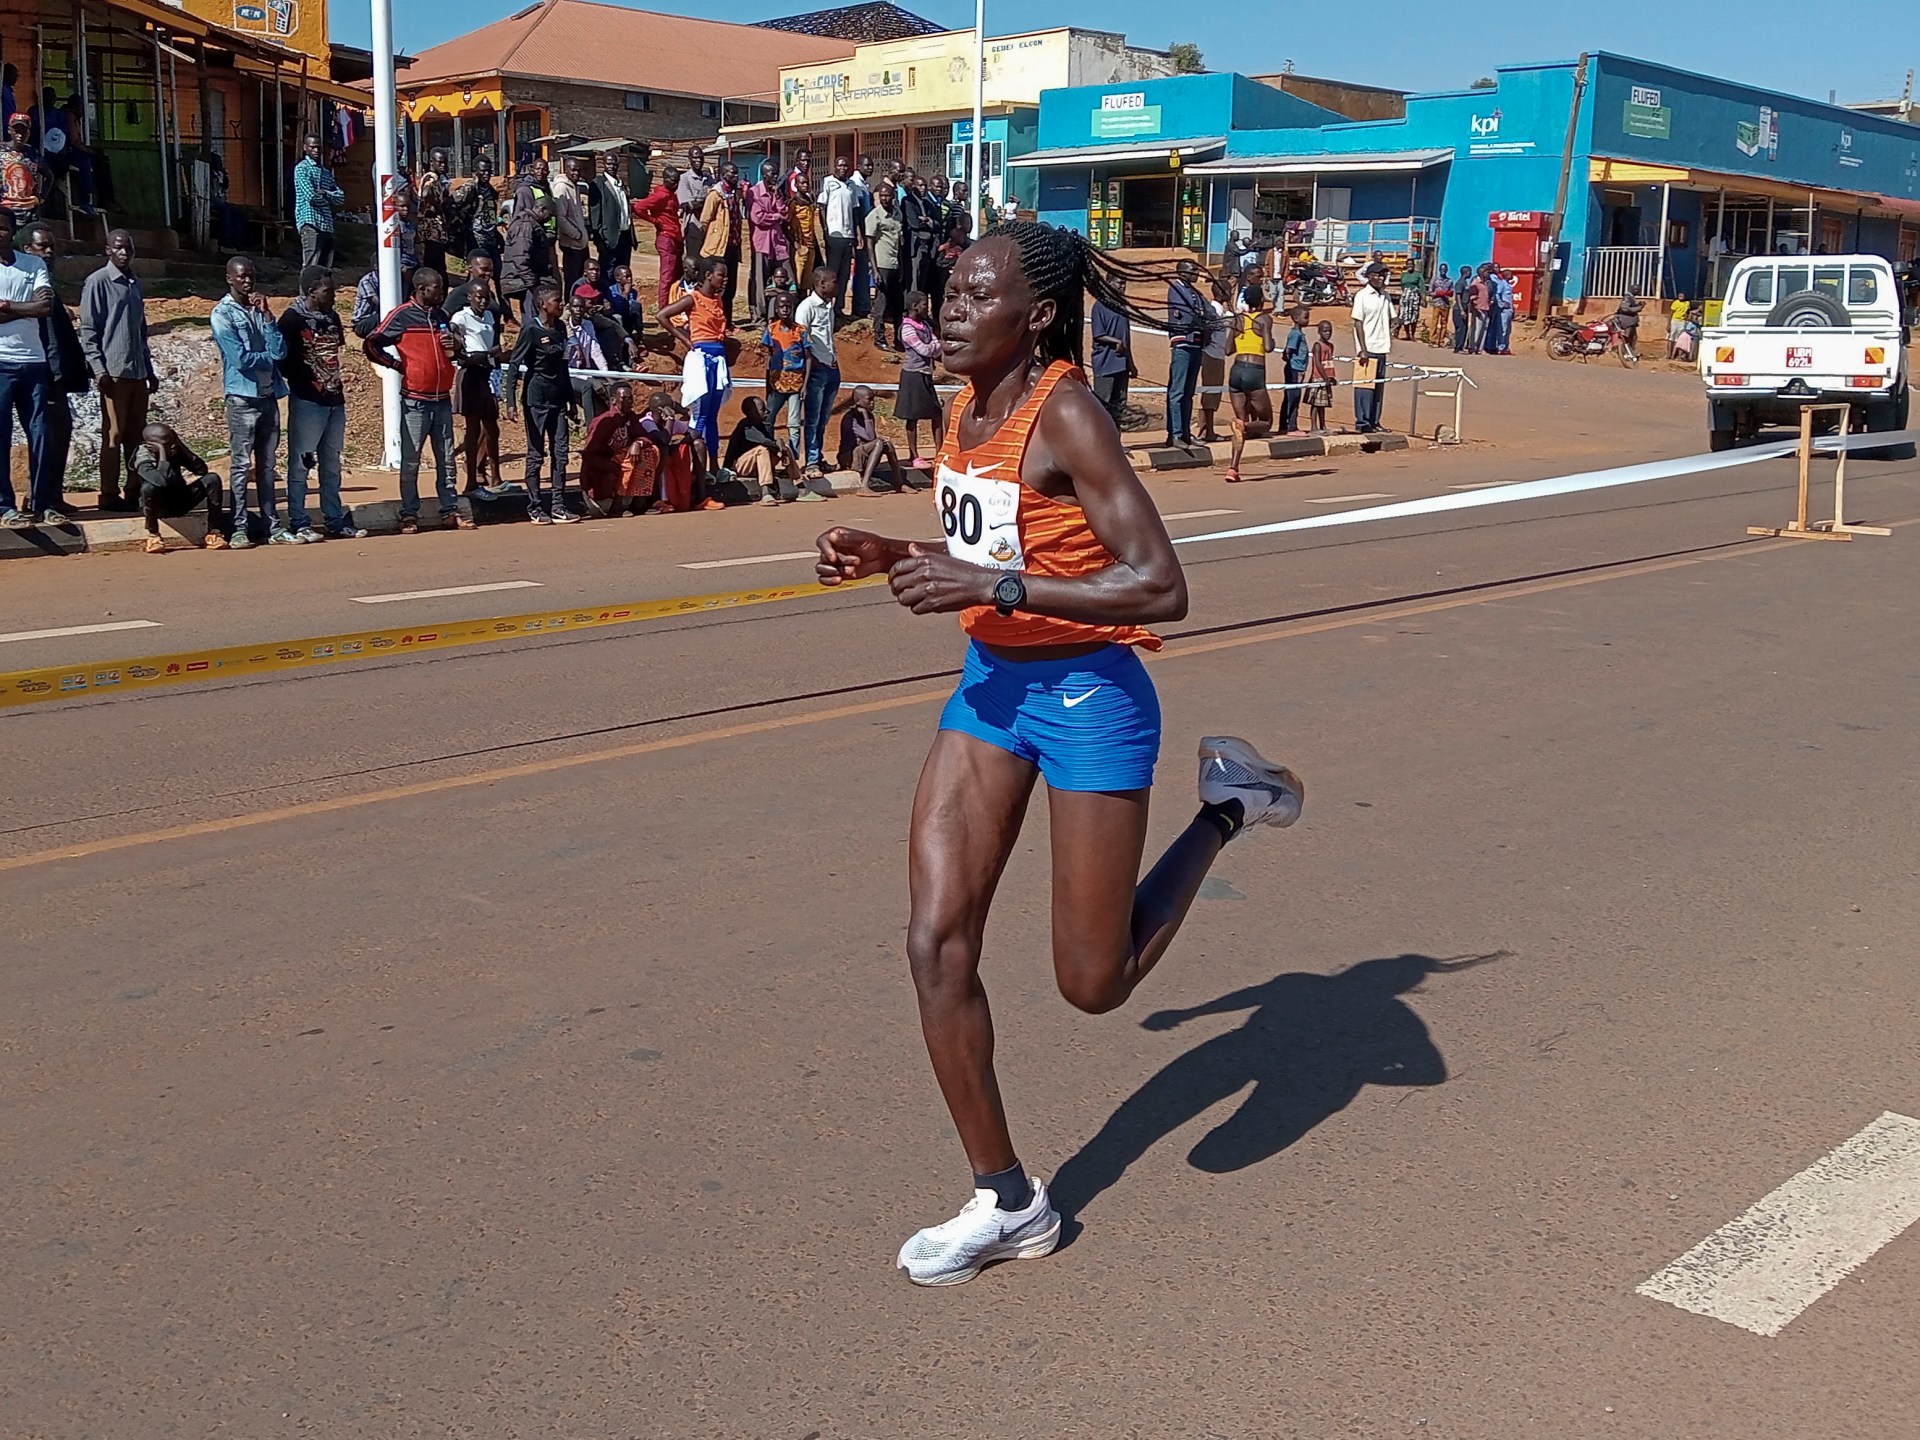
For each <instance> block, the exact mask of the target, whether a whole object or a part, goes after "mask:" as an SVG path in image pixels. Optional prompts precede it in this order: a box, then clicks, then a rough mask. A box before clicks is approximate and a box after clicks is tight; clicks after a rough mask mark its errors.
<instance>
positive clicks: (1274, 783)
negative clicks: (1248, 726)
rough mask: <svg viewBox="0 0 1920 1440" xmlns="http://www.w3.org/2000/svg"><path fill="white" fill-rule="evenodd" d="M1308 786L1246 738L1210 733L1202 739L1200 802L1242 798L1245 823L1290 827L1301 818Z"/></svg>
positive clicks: (1240, 799) (1214, 802)
mask: <svg viewBox="0 0 1920 1440" xmlns="http://www.w3.org/2000/svg"><path fill="white" fill-rule="evenodd" d="M1306 799H1307V787H1306V785H1305V784H1304V783H1302V781H1301V779H1300V777H1299V776H1298V775H1296V774H1294V773H1293V771H1291V770H1289V769H1287V767H1286V766H1284V765H1275V764H1274V763H1273V762H1272V761H1271V760H1268V759H1266V758H1264V757H1263V756H1262V755H1261V754H1260V752H1259V751H1258V750H1255V749H1254V748H1253V746H1251V745H1249V744H1248V743H1247V742H1246V741H1244V740H1241V739H1239V738H1237V737H1235V736H1232V735H1209V736H1208V737H1207V738H1206V739H1204V740H1202V741H1201V742H1200V803H1201V804H1203V805H1219V804H1222V803H1224V802H1225V801H1228V800H1238V801H1239V802H1240V807H1241V810H1242V812H1243V815H1244V824H1245V825H1246V826H1247V827H1248V828H1251V827H1253V826H1255V825H1277V826H1282V827H1284V826H1287V825H1291V824H1293V822H1294V821H1296V820H1298V819H1299V818H1300V807H1301V806H1302V805H1304V804H1305V803H1306Z"/></svg>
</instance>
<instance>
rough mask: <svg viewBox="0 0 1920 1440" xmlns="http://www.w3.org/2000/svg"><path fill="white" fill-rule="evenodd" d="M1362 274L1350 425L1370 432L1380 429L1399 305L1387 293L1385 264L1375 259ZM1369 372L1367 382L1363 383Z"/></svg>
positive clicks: (1355, 304)
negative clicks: (1362, 284) (1371, 381)
mask: <svg viewBox="0 0 1920 1440" xmlns="http://www.w3.org/2000/svg"><path fill="white" fill-rule="evenodd" d="M1361 274H1363V275H1365V276H1366V279H1367V287H1366V289H1364V290H1362V291H1361V292H1360V293H1359V294H1358V295H1356V296H1354V297H1353V368H1354V377H1353V379H1354V385H1353V420H1354V427H1353V428H1354V429H1356V430H1358V431H1359V432H1360V433H1361V434H1362V435H1371V434H1373V432H1374V431H1376V430H1378V429H1379V428H1380V409H1381V405H1382V403H1383V402H1384V401H1385V399H1386V395H1387V356H1388V355H1389V354H1390V353H1391V352H1392V350H1393V321H1394V312H1395V311H1396V310H1397V309H1398V308H1399V307H1398V306H1396V305H1395V304H1394V302H1393V300H1392V299H1391V298H1390V297H1389V296H1388V295H1387V267H1386V266H1385V265H1382V264H1381V263H1380V262H1379V261H1378V260H1376V261H1374V262H1373V263H1372V264H1371V265H1369V266H1367V268H1366V269H1365V270H1363V271H1362V272H1361ZM1369 373H1371V375H1372V379H1373V383H1372V384H1370V385H1369V384H1366V383H1364V381H1365V379H1366V376H1367V375H1368V374H1369Z"/></svg>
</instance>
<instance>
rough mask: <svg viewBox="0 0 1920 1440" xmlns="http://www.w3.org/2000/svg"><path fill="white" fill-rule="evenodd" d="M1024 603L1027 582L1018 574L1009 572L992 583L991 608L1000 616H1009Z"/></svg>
mask: <svg viewBox="0 0 1920 1440" xmlns="http://www.w3.org/2000/svg"><path fill="white" fill-rule="evenodd" d="M1026 603H1027V582H1026V581H1024V580H1022V579H1021V578H1020V575H1019V572H1017V571H1014V570H1009V571H1007V572H1006V573H1005V574H1004V575H1002V576H1001V577H1000V578H999V579H998V580H996V581H994V582H993V608H994V609H996V610H998V611H999V612H1000V613H1001V614H1002V615H1011V614H1013V612H1014V611H1016V610H1018V609H1019V608H1020V607H1021V606H1023V605H1025V604H1026Z"/></svg>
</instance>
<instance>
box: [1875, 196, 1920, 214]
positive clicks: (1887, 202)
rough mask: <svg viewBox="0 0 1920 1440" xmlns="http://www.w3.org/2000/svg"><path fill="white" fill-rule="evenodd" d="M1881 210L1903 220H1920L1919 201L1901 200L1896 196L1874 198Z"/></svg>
mask: <svg viewBox="0 0 1920 1440" xmlns="http://www.w3.org/2000/svg"><path fill="white" fill-rule="evenodd" d="M1875 199H1876V202H1877V203H1878V204H1879V206H1880V208H1881V209H1882V210H1891V211H1893V213H1894V214H1896V215H1898V216H1899V217H1900V218H1901V219H1903V220H1920V200H1902V199H1901V198H1900V197H1899V196H1898V195H1880V196H1876V197H1875Z"/></svg>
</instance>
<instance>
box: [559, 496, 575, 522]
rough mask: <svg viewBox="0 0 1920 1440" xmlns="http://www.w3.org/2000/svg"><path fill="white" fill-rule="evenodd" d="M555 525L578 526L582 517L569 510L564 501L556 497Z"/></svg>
mask: <svg viewBox="0 0 1920 1440" xmlns="http://www.w3.org/2000/svg"><path fill="white" fill-rule="evenodd" d="M553 523H554V524H556V525H578V524H579V523H580V517H579V516H578V515H576V514H574V513H573V511H571V510H569V509H568V508H567V505H566V502H565V501H564V500H561V499H559V498H558V497H556V498H555V499H554V502H553Z"/></svg>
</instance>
